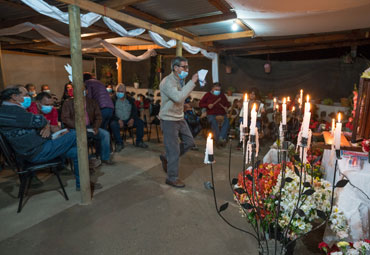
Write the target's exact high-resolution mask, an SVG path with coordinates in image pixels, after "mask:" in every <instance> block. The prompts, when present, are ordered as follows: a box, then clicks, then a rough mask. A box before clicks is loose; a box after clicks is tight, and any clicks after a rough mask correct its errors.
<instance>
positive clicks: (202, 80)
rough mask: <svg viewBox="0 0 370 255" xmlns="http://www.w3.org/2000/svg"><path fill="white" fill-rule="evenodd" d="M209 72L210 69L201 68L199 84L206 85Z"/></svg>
mask: <svg viewBox="0 0 370 255" xmlns="http://www.w3.org/2000/svg"><path fill="white" fill-rule="evenodd" d="M207 73H208V70H205V69H201V70H199V71H198V79H199V84H200V86H201V87H203V86H204V85H206V80H205V79H206V75H207Z"/></svg>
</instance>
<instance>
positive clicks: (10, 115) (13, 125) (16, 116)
mask: <svg viewBox="0 0 370 255" xmlns="http://www.w3.org/2000/svg"><path fill="white" fill-rule="evenodd" d="M46 124H47V120H46V119H45V118H44V116H42V115H39V114H33V113H30V112H27V111H26V110H25V109H23V108H22V107H20V106H17V105H4V104H3V105H1V106H0V132H1V133H2V134H3V135H4V136H5V138H6V140H7V141H8V142H9V144H10V146H11V147H12V148H13V150H14V151H15V152H16V154H18V155H21V156H23V157H24V159H26V160H31V159H32V158H34V157H35V156H36V155H37V154H38V153H40V151H41V150H42V145H43V144H44V143H45V142H46V141H47V139H45V138H42V137H41V136H40V130H41V129H42V128H43V127H44V126H45V125H46Z"/></svg>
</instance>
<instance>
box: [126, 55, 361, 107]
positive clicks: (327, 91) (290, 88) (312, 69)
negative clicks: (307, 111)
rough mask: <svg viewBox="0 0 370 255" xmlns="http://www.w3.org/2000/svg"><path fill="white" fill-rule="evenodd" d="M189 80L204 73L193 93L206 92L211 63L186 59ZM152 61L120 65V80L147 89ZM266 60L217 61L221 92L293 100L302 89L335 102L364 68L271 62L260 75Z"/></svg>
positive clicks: (335, 61) (166, 66) (329, 62)
mask: <svg viewBox="0 0 370 255" xmlns="http://www.w3.org/2000/svg"><path fill="white" fill-rule="evenodd" d="M171 59H172V58H170V57H164V58H163V70H164V74H163V77H165V76H166V75H168V74H169V73H170V71H171V66H170V63H171ZM188 61H189V67H190V70H189V78H191V76H192V75H193V74H194V73H195V72H196V71H198V70H199V69H207V70H209V73H208V74H207V78H206V80H207V85H206V86H205V87H204V88H200V87H199V86H197V87H196V88H195V90H198V91H208V90H209V89H210V88H211V86H212V61H211V60H209V59H206V58H204V57H190V58H188ZM151 62H153V61H152V60H150V59H149V60H145V61H141V62H124V63H123V72H124V74H123V80H124V82H125V84H126V85H129V86H132V77H133V73H137V74H138V75H139V77H140V79H141V84H140V87H141V88H148V87H149V86H150V82H149V77H150V65H151ZM266 62H267V61H266V60H263V59H256V58H252V57H229V58H228V59H227V61H225V59H223V58H221V60H220V64H219V79H220V83H221V85H222V88H223V90H224V91H226V90H227V88H228V87H229V86H232V87H234V88H235V89H236V92H245V91H248V90H249V89H251V88H252V87H257V88H258V89H259V90H260V91H261V93H262V94H265V95H266V94H268V93H273V94H274V95H276V96H294V95H295V94H296V93H297V92H298V91H299V90H300V89H304V90H305V91H307V92H308V93H309V94H311V95H312V97H313V98H316V99H324V98H332V99H334V100H336V101H338V100H339V98H341V97H348V96H349V95H350V94H351V91H352V90H353V87H354V84H355V83H356V84H358V82H359V78H360V75H361V73H362V72H363V71H364V70H365V69H366V68H367V66H368V63H367V62H366V59H363V58H360V57H358V58H356V59H355V60H354V62H353V63H351V64H347V63H344V61H343V59H342V58H331V59H315V60H300V61H271V62H270V63H271V66H272V71H271V73H269V74H266V73H265V72H264V67H263V66H264V64H265V63H266ZM226 64H227V65H230V66H231V67H232V73H231V74H226Z"/></svg>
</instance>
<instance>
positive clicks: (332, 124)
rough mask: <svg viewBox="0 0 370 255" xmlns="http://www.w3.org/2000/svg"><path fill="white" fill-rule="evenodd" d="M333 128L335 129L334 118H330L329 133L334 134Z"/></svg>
mask: <svg viewBox="0 0 370 255" xmlns="http://www.w3.org/2000/svg"><path fill="white" fill-rule="evenodd" d="M334 130H335V119H332V121H331V135H332V136H334Z"/></svg>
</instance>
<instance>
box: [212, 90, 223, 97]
mask: <svg viewBox="0 0 370 255" xmlns="http://www.w3.org/2000/svg"><path fill="white" fill-rule="evenodd" d="M220 94H221V91H220V90H214V91H213V95H215V96H219V95H220Z"/></svg>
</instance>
